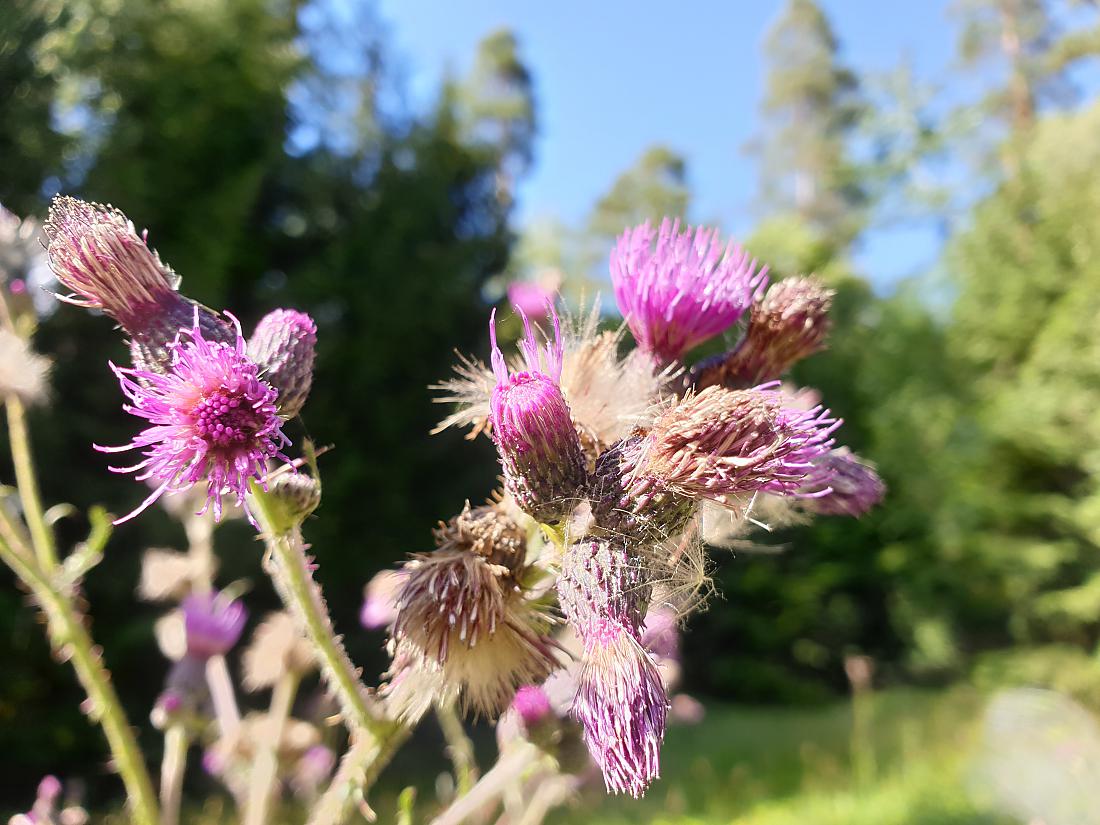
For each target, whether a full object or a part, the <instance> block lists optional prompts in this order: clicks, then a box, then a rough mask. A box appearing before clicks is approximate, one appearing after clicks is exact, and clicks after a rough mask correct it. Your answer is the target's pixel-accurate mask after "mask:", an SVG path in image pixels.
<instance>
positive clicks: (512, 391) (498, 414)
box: [489, 307, 587, 523]
mask: <svg viewBox="0 0 1100 825" xmlns="http://www.w3.org/2000/svg"><path fill="white" fill-rule="evenodd" d="M549 309H550V312H551V314H552V315H553V322H554V340H553V341H550V342H548V343H547V344H546V346H545V348H544V349H542V350H540V348H539V345H538V342H537V340H536V339H535V333H534V331H533V330H532V328H531V322H530V321H529V320H528V318H527V316H526V315H523V316H522V317H523V327H524V333H525V334H524V338H523V339H522V340H521V341H520V344H519V347H520V351H521V352H522V353H523V357H524V362H525V365H526V367H527V368H526V370H523V371H521V372H515V373H513V372H511V371H510V370H509V369H508V366H507V364H506V363H505V360H504V354H503V353H502V352H501V351H500V348H499V347H498V346H497V341H496V312H495V310H494V312H493V315H492V318H491V319H490V321H489V333H490V337H491V339H492V363H493V374H494V376H495V377H496V386H495V387H494V388H493V394H492V398H491V399H490V404H489V421H490V423H491V425H492V436H493V442H494V443H495V444H496V446H497V453H498V454H499V456H500V463H501V466H502V467H503V469H504V488H505V490H507V492H509V493H510V494H511V495H512V496H513V497H514V498H515V500H516V503H517V504H518V505H519V507H520V508H521V509H522V510H523V511H524V512H526V513H527V514H528V515H530V516H531V517H532V518H534V519H535V520H536V521H540V522H544V523H553V522H557V521H560V520H561V519H562V518H563V517H564V516H566V515H567V514H568V513H569V512H570V511H571V510H572V508H573V506H574V504H575V503H576V501H577V499H578V496H579V495H580V494H581V492H582V491H583V488H584V485H585V482H586V480H587V468H586V465H585V460H584V455H583V453H582V451H581V443H580V438H579V437H578V435H577V430H576V428H575V427H574V426H573V418H572V415H571V413H570V411H569V405H568V404H567V403H566V401H565V397H564V396H563V395H562V391H561V386H560V384H559V380H560V378H561V371H562V341H561V328H560V325H559V323H558V316H557V313H556V312H554V311H553V307H549Z"/></svg>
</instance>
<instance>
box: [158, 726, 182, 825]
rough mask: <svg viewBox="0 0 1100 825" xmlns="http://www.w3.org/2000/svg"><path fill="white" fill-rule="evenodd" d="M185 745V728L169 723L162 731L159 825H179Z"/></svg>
mask: <svg viewBox="0 0 1100 825" xmlns="http://www.w3.org/2000/svg"><path fill="white" fill-rule="evenodd" d="M187 745H188V740H187V730H186V728H184V726H183V725H179V724H176V725H170V726H169V727H168V730H166V731H165V732H164V759H163V760H161V763H160V823H161V825H179V821H180V800H181V799H182V798H183V773H184V770H186V768H187Z"/></svg>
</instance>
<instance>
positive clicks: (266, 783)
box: [244, 672, 299, 825]
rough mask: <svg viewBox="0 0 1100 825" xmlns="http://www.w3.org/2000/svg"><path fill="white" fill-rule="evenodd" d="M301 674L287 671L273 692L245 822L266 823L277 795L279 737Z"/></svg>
mask: <svg viewBox="0 0 1100 825" xmlns="http://www.w3.org/2000/svg"><path fill="white" fill-rule="evenodd" d="M298 680H299V679H298V674H297V673H294V672H288V673H284V674H283V676H282V678H281V679H279V681H278V682H277V683H276V684H275V689H274V690H273V691H272V692H271V707H270V708H269V709H268V712H267V716H268V720H269V721H270V722H271V724H270V726H265V727H264V730H265V731H266V736H267V737H268V738H267V740H266V741H263V742H260V743H258V744H259V746H260V752H259V753H258V754H257V755H256V759H255V761H254V762H253V763H252V776H251V777H250V781H249V783H248V804H247V805H246V806H245V818H244V823H245V825H266V823H267V821H268V812H269V811H270V809H271V801H272V799H273V798H274V796H275V793H274V791H275V780H276V778H277V776H278V769H279V756H278V753H279V740H280V739H282V738H283V728H284V727H285V726H286V720H287V719H288V718H289V717H290V708H291V706H292V705H293V704H294V695H295V694H296V693H297V692H298Z"/></svg>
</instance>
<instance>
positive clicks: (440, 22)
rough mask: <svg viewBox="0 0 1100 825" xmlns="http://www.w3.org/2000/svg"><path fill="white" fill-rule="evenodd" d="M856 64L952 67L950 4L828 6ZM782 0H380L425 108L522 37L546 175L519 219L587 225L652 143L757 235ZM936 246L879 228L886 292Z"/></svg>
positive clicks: (841, 1)
mask: <svg viewBox="0 0 1100 825" xmlns="http://www.w3.org/2000/svg"><path fill="white" fill-rule="evenodd" d="M823 5H824V7H825V9H826V11H827V13H828V14H829V16H830V18H831V20H832V23H833V27H834V29H835V31H836V33H837V35H838V36H839V38H840V40H841V43H842V47H843V55H844V58H845V60H846V61H847V62H848V63H849V64H850V65H852V66H853V67H855V68H856V69H857V70H859V71H860V72H861V73H875V72H885V71H887V70H889V69H891V68H893V67H895V66H897V64H898V63H899V61H900V60H901V59H902V58H906V59H908V60H909V61H910V63H911V64H912V65H913V67H914V69H915V70H916V73H917V75H918V76H919V77H921V78H925V79H940V80H942V79H943V78H944V77H945V76H946V75H947V73H948V72H949V71H950V70H951V64H952V60H953V50H954V40H955V34H956V32H955V27H954V25H952V23H951V22H950V21H949V19H948V17H947V13H946V8H947V6H948V0H925V2H921V3H883V2H881V0H879V2H872V0H827V1H826V2H824V3H823ZM782 7H783V3H782V2H781V0H766V1H758V0H727V2H720V1H719V0H689V2H681V3H678V4H676V5H675V6H674V5H673V4H658V3H656V2H650V3H644V2H637V0H635V2H629V1H628V0H603V2H583V3H582V2H578V0H559V2H540V3H536V2H530V1H528V2H515V1H514V0H513V2H506V0H458V2H439V0H381V2H380V11H381V15H382V17H383V19H384V20H385V21H386V22H387V23H388V24H389V26H390V28H391V35H392V38H391V44H392V47H393V48H394V50H395V52H396V56H397V57H398V59H399V63H400V65H401V68H402V70H403V72H404V74H405V77H406V83H407V89H408V93H409V94H410V96H411V98H412V100H413V102H418V101H419V102H424V101H426V100H428V99H430V98H431V96H432V95H433V94H434V93H435V90H436V88H437V84H438V81H439V78H440V76H441V75H442V74H443V72H445V71H446V70H448V69H450V70H452V71H455V72H461V71H464V70H465V69H466V68H467V67H468V66H469V64H470V61H471V59H472V56H473V54H474V52H475V48H476V45H477V42H478V40H479V39H480V38H481V37H482V36H483V35H484V34H486V33H487V32H488V31H490V30H492V29H494V28H497V27H500V26H507V27H509V28H511V29H512V30H513V31H515V32H516V34H517V35H518V37H519V39H520V42H521V47H522V49H523V54H524V56H525V58H526V60H527V62H528V65H529V66H530V67H531V69H532V72H533V74H534V77H535V82H536V93H537V95H538V105H539V117H540V136H539V140H538V144H537V147H536V165H535V168H534V170H533V171H532V173H531V174H530V176H529V177H528V178H527V180H525V181H524V183H523V185H522V187H521V189H520V192H519V219H520V221H521V222H523V221H526V220H530V219H531V218H534V217H539V216H544V215H551V216H557V217H560V218H561V219H563V220H565V221H567V222H575V221H578V220H580V219H581V218H582V217H583V216H584V215H585V214H586V212H587V210H588V209H589V207H590V206H591V204H592V203H593V202H594V201H595V200H596V198H598V197H599V195H600V194H602V193H603V192H604V191H606V189H607V187H608V186H609V184H610V183H611V181H612V180H613V179H614V178H615V176H616V175H617V174H618V173H619V172H620V171H621V170H622V169H624V168H626V167H627V166H629V165H630V164H631V162H632V161H633V160H634V159H635V158H636V157H638V155H639V154H641V152H642V151H643V150H644V149H645V148H646V147H647V146H649V145H651V144H653V143H657V142H662V143H666V144H668V145H670V146H671V147H673V148H674V149H676V150H677V151H679V152H680V153H682V154H683V155H684V156H685V157H686V158H687V159H688V163H689V168H690V178H691V187H692V190H693V193H694V203H693V217H694V218H695V219H697V220H701V221H707V222H716V223H719V224H721V225H722V226H723V227H724V228H725V229H726V230H727V231H729V232H733V233H744V232H745V231H746V230H747V229H748V228H749V227H750V226H751V225H752V223H753V218H754V214H753V211H752V202H753V197H754V194H755V191H756V178H755V165H754V160H753V158H752V157H749V156H746V155H745V154H744V152H743V149H742V147H744V145H745V143H746V141H748V140H749V139H750V138H752V137H754V136H755V134H756V129H757V122H758V121H757V112H758V109H759V102H760V97H761V94H762V91H763V80H764V75H763V70H764V62H763V54H762V42H763V38H764V35H765V32H766V31H767V29H768V27H769V25H770V24H771V23H772V22H773V21H774V20H775V18H776V17H777V15H778V14H779V12H780V11H781V9H782ZM936 250H937V242H936V240H935V238H934V235H933V234H932V233H931V232H930V230H929V229H927V228H909V229H898V228H894V229H890V230H882V229H880V230H875V231H872V232H871V233H869V235H868V238H867V240H866V242H865V244H864V247H863V248H862V249H861V250H860V252H859V255H858V260H859V263H860V265H861V267H862V269H863V270H864V271H865V272H866V274H867V275H868V276H869V277H870V278H871V280H872V281H873V282H874V283H875V284H876V285H877V286H878V287H879V288H881V289H888V288H889V286H890V285H891V284H892V283H895V282H896V280H897V279H898V278H900V277H903V276H905V275H909V274H913V273H914V272H918V271H920V270H922V269H923V268H925V267H926V266H927V265H928V264H929V263H930V262H931V261H932V260H933V259H934V257H935V253H936Z"/></svg>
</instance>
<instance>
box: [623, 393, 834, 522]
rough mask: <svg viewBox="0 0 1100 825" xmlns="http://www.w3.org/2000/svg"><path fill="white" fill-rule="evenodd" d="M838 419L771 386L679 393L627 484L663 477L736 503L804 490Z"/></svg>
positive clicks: (645, 484) (635, 487) (693, 492)
mask: <svg viewBox="0 0 1100 825" xmlns="http://www.w3.org/2000/svg"><path fill="white" fill-rule="evenodd" d="M840 423H841V422H840V421H839V420H837V419H835V418H831V417H830V415H829V411H828V410H823V409H822V408H821V407H815V408H813V409H811V410H800V409H796V408H793V407H790V406H788V405H787V404H786V402H785V398H784V396H783V395H782V393H780V392H779V391H778V390H777V389H775V386H772V385H765V386H762V387H757V388H755V389H752V390H727V389H724V388H722V387H710V388H708V389H705V390H703V391H702V392H701V393H698V394H696V395H688V396H686V397H685V398H683V399H681V400H680V401H679V403H677V404H676V405H675V406H674V407H672V408H671V409H669V410H668V412H666V413H665V414H664V415H662V416H661V417H660V418H659V419H658V420H657V421H656V422H655V423H654V425H653V428H652V430H651V431H650V432H649V434H648V436H646V439H645V442H646V443H645V445H644V449H643V450H641V451H640V453H639V455H638V456H637V458H636V461H635V463H634V466H633V467H632V468H629V469H628V472H629V476H628V479H627V483H626V485H625V486H626V488H627V489H628V491H631V492H636V493H640V492H644V491H645V490H646V489H648V488H649V486H650V485H651V484H652V483H653V482H659V483H661V484H662V485H664V486H666V487H667V488H669V489H671V490H673V491H675V492H677V493H679V494H681V495H685V496H688V497H691V498H695V499H710V500H713V501H717V502H719V503H722V504H726V505H731V506H736V505H738V504H740V503H742V499H743V498H744V497H746V496H751V495H752V494H753V493H756V492H765V493H774V494H777V495H802V494H801V493H800V492H799V489H800V488H801V487H802V485H803V484H804V483H805V482H806V480H807V478H808V476H810V475H811V473H813V472H814V468H815V465H814V462H815V461H816V460H817V459H819V458H821V457H822V456H823V455H825V454H826V453H828V451H829V449H830V448H831V447H832V445H833V439H832V438H831V435H832V433H833V431H834V430H835V429H836V428H837V427H839V426H840ZM815 495H816V493H815Z"/></svg>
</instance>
